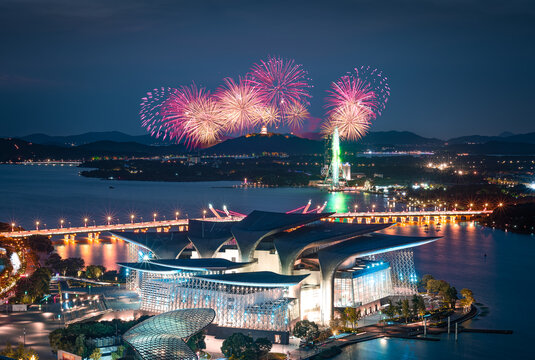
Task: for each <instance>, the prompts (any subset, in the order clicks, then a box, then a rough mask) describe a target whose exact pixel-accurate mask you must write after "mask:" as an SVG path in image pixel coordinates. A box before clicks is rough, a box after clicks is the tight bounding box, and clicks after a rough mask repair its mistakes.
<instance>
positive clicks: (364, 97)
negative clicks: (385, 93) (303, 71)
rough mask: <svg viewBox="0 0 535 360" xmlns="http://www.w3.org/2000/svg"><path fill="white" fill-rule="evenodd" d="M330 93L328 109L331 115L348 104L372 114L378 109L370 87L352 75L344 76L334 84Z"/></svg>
mask: <svg viewBox="0 0 535 360" xmlns="http://www.w3.org/2000/svg"><path fill="white" fill-rule="evenodd" d="M328 93H329V97H328V98H327V107H328V108H331V110H329V113H330V112H333V111H336V109H337V108H338V107H340V106H344V105H347V104H353V105H355V106H364V107H366V108H368V109H369V110H370V111H372V112H374V110H375V109H376V108H377V101H376V97H375V94H374V92H373V91H372V90H371V89H370V85H369V84H368V83H366V82H364V81H362V80H360V79H358V78H357V79H355V78H354V77H353V76H350V75H346V76H342V77H341V78H340V80H338V81H336V82H333V83H332V84H331V90H329V91H328Z"/></svg>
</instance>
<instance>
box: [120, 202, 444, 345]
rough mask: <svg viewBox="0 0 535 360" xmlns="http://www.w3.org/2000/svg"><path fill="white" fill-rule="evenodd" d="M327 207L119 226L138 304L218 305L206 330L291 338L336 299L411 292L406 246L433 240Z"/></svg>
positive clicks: (355, 300) (356, 302) (357, 301)
mask: <svg viewBox="0 0 535 360" xmlns="http://www.w3.org/2000/svg"><path fill="white" fill-rule="evenodd" d="M331 215H332V213H324V214H318V213H307V214H298V213H290V214H286V213H274V212H264V211H253V212H252V213H250V214H249V215H248V216H247V217H245V218H244V219H243V220H241V221H230V219H227V220H229V221H225V219H221V220H220V221H200V220H191V221H190V223H189V229H188V231H187V232H170V233H164V234H162V233H143V234H139V233H137V234H134V233H118V234H115V235H116V236H118V237H121V238H122V239H125V240H126V241H129V243H130V244H131V246H133V250H132V251H131V254H132V258H131V261H132V262H131V263H121V264H120V265H121V266H122V267H125V268H126V269H127V271H128V282H127V284H128V286H129V288H130V289H133V290H136V291H138V292H139V293H140V294H141V299H142V310H145V311H149V312H153V313H162V312H166V311H170V310H175V309H185V308H196V307H208V308H212V309H214V310H215V311H216V316H215V320H214V324H213V325H211V326H210V327H209V329H208V330H209V333H213V334H215V335H220V336H224V334H225V333H226V334H230V333H232V331H237V330H236V329H247V331H248V333H251V334H253V335H254V336H266V337H269V338H270V339H271V340H272V341H275V342H282V343H286V342H287V341H288V335H289V330H290V326H291V324H292V322H295V321H296V320H298V319H308V320H312V321H317V322H320V323H323V324H325V325H327V324H328V323H329V321H330V320H331V318H332V317H333V314H334V309H335V308H336V307H341V308H343V307H347V306H352V307H357V308H360V309H361V311H362V313H363V314H369V313H373V312H375V311H378V310H379V309H380V307H381V305H382V304H384V302H385V301H386V300H387V299H388V297H389V296H392V295H407V296H410V295H412V294H414V293H415V283H416V280H417V278H416V273H415V270H414V261H413V257H412V252H411V250H410V248H411V247H414V246H419V245H423V244H426V243H429V242H432V241H435V240H436V239H437V238H436V237H411V236H395V235H386V234H381V233H377V231H380V230H383V229H385V228H387V227H389V226H391V225H392V224H380V223H378V224H356V223H342V222H334V221H332V220H333V219H331V218H329V216H331ZM186 248H191V249H192V251H191V257H190V258H184V254H185V253H184V249H186ZM172 249H174V250H173V251H174V252H173V253H172V254H171V255H170V254H169V251H171V250H172ZM181 257H182V258H181Z"/></svg>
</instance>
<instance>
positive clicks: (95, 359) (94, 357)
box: [89, 348, 102, 360]
mask: <svg viewBox="0 0 535 360" xmlns="http://www.w3.org/2000/svg"><path fill="white" fill-rule="evenodd" d="M101 357H102V353H101V352H100V349H99V348H95V350H93V352H92V353H91V355H90V356H89V358H90V359H91V360H100V358H101Z"/></svg>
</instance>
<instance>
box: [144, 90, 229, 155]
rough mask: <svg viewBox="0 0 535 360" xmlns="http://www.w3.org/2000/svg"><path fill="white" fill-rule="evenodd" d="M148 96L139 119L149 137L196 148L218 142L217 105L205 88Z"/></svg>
mask: <svg viewBox="0 0 535 360" xmlns="http://www.w3.org/2000/svg"><path fill="white" fill-rule="evenodd" d="M164 90H165V89H164ZM148 95H149V96H147V97H146V98H143V103H142V104H141V106H142V108H141V119H142V125H143V126H144V127H146V128H147V131H149V132H150V133H151V135H153V136H156V137H162V138H163V139H166V138H167V139H170V140H174V141H176V142H177V143H179V142H183V143H185V144H186V145H187V146H188V147H199V146H206V145H211V144H213V143H215V142H217V140H218V139H219V137H220V135H221V134H222V131H223V123H222V121H221V116H220V108H219V105H218V103H217V102H216V101H215V100H214V99H213V98H212V97H211V96H210V93H209V92H207V91H205V89H204V88H198V87H197V86H196V85H195V84H192V85H191V86H189V87H186V86H183V87H181V88H180V89H167V91H158V92H157V96H155V94H154V93H150V94H148Z"/></svg>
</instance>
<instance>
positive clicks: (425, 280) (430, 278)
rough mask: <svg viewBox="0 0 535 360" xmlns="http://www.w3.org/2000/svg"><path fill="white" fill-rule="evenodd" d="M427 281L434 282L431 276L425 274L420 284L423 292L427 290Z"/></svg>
mask: <svg viewBox="0 0 535 360" xmlns="http://www.w3.org/2000/svg"><path fill="white" fill-rule="evenodd" d="M429 280H435V278H434V277H433V275H429V274H425V275H424V276H422V280H421V284H422V286H423V287H424V288H425V290H427V283H428V282H429Z"/></svg>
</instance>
